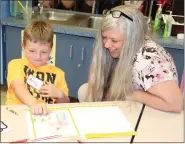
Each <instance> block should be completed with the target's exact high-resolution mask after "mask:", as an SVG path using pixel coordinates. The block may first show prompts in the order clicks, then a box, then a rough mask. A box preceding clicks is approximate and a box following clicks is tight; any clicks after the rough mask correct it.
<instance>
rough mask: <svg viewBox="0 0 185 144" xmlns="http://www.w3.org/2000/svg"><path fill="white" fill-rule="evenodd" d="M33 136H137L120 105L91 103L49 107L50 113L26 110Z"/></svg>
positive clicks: (30, 132)
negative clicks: (42, 113) (89, 104)
mask: <svg viewBox="0 0 185 144" xmlns="http://www.w3.org/2000/svg"><path fill="white" fill-rule="evenodd" d="M26 116H27V120H28V129H29V134H30V138H31V139H36V138H41V137H46V136H52V135H59V134H60V135H61V136H62V137H73V136H74V137H76V136H80V137H83V138H86V139H90V138H107V137H120V136H131V135H135V134H136V132H135V130H134V129H133V127H132V126H131V124H130V123H129V122H128V120H127V119H126V117H125V116H124V114H123V112H122V111H121V110H120V108H119V107H118V106H90V107H72V108H66V109H65V108H56V109H55V108H54V109H49V114H48V115H39V116H38V115H37V116H36V115H35V116H34V115H32V114H31V112H30V111H27V112H26Z"/></svg>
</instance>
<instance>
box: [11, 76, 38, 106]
mask: <svg viewBox="0 0 185 144" xmlns="http://www.w3.org/2000/svg"><path fill="white" fill-rule="evenodd" d="M10 85H11V87H12V88H13V89H14V92H15V94H16V96H17V97H18V98H19V99H20V100H21V101H22V102H23V103H24V104H26V105H28V106H29V107H30V106H32V105H34V104H38V103H39V101H38V100H36V99H35V98H34V97H32V96H31V94H30V93H29V92H28V90H27V89H26V87H25V84H24V81H23V80H13V81H12V82H11V84H10Z"/></svg>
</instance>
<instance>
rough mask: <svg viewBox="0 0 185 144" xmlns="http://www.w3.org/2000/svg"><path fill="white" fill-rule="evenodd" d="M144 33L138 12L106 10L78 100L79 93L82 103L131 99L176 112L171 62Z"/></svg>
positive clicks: (177, 96)
mask: <svg viewBox="0 0 185 144" xmlns="http://www.w3.org/2000/svg"><path fill="white" fill-rule="evenodd" d="M146 33H147V24H146V21H145V19H144V17H143V15H142V13H141V12H140V11H139V10H137V9H133V8H131V7H128V6H123V5H122V6H118V7H115V8H113V9H112V10H111V11H108V12H107V13H106V15H105V17H104V18H103V20H102V23H101V28H100V30H99V33H98V35H97V38H96V41H95V48H94V52H93V58H92V63H91V67H90V73H89V79H88V85H87V84H86V85H83V86H82V87H81V88H80V89H79V99H81V97H84V96H83V95H81V94H80V93H81V92H82V93H84V94H85V100H86V101H104V100H130V99H131V100H135V101H138V102H140V103H143V104H146V105H148V106H150V107H153V108H156V109H159V110H163V111H172V112H180V111H181V110H182V109H183V96H182V93H181V91H180V88H179V87H178V80H177V71H176V67H175V64H174V61H173V59H172V57H171V55H170V54H169V53H168V52H167V51H165V49H164V48H163V47H161V46H160V45H158V44H156V43H155V42H153V41H152V40H151V39H149V38H148V37H146ZM85 88H88V90H87V93H85V91H86V90H85Z"/></svg>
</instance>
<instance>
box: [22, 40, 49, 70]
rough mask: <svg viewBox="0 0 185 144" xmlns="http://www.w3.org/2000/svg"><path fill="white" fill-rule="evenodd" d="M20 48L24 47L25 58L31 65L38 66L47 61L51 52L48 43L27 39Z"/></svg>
mask: <svg viewBox="0 0 185 144" xmlns="http://www.w3.org/2000/svg"><path fill="white" fill-rule="evenodd" d="M22 48H23V49H24V52H25V56H26V58H27V59H28V61H29V62H30V63H31V64H32V65H34V66H36V67H38V66H43V65H46V64H47V63H48V59H49V56H50V53H51V47H50V44H41V43H39V42H37V43H33V42H31V41H27V42H26V45H25V46H24V45H22Z"/></svg>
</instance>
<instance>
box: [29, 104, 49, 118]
mask: <svg viewBox="0 0 185 144" xmlns="http://www.w3.org/2000/svg"><path fill="white" fill-rule="evenodd" d="M30 109H31V112H32V114H35V115H39V114H47V113H48V110H47V106H46V104H44V103H37V104H33V105H31V106H30Z"/></svg>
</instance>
